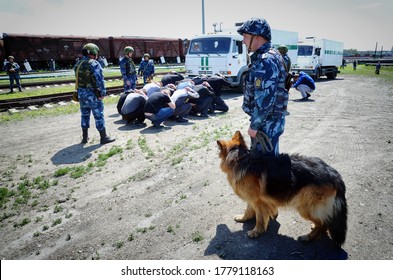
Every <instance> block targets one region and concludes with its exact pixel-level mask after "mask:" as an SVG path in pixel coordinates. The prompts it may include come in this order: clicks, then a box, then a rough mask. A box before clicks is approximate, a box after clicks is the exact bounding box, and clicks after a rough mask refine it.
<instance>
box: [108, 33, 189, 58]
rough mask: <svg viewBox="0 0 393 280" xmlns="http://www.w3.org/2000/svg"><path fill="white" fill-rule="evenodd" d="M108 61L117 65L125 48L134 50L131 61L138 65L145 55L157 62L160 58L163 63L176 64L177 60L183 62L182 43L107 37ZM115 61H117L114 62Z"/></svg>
mask: <svg viewBox="0 0 393 280" xmlns="http://www.w3.org/2000/svg"><path fill="white" fill-rule="evenodd" d="M109 45H110V56H109V57H110V60H111V61H112V62H113V63H115V64H117V62H118V59H119V57H122V56H123V50H124V48H125V47H126V46H132V47H133V48H134V50H135V52H134V55H133V59H134V61H135V62H137V63H139V62H140V61H141V59H142V58H143V55H144V54H145V53H148V54H149V55H150V57H151V59H153V60H155V61H157V62H159V61H161V57H164V58H165V62H168V63H176V62H178V61H177V60H178V58H179V59H180V60H182V61H184V43H183V40H181V39H172V38H156V37H109ZM116 60H117V61H116Z"/></svg>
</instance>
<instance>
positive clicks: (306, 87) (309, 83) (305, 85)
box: [292, 72, 315, 101]
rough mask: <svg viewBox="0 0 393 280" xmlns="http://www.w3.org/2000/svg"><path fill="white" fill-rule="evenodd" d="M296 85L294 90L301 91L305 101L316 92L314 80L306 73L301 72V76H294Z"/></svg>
mask: <svg viewBox="0 0 393 280" xmlns="http://www.w3.org/2000/svg"><path fill="white" fill-rule="evenodd" d="M293 79H294V84H293V85H292V87H293V88H295V89H296V90H298V91H300V93H301V95H302V97H303V98H302V99H301V100H303V101H306V100H308V98H309V97H310V96H311V93H312V92H313V91H314V90H315V83H314V80H313V79H312V78H311V77H310V76H309V75H307V74H306V73H305V72H300V73H299V74H294V78H293Z"/></svg>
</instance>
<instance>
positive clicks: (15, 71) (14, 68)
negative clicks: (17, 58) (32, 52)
mask: <svg viewBox="0 0 393 280" xmlns="http://www.w3.org/2000/svg"><path fill="white" fill-rule="evenodd" d="M3 70H4V71H5V72H7V74H8V76H9V79H10V92H9V93H13V92H14V81H15V83H16V86H17V87H18V89H19V91H20V92H21V91H22V86H21V85H20V77H19V71H20V66H19V64H18V63H16V62H14V57H13V56H12V55H10V56H9V57H8V62H6V64H5V65H4V69H3Z"/></svg>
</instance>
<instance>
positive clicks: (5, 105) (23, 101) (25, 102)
mask: <svg viewBox="0 0 393 280" xmlns="http://www.w3.org/2000/svg"><path fill="white" fill-rule="evenodd" d="M141 86H142V85H139V86H138V87H141ZM106 91H107V95H110V94H119V93H121V92H123V86H117V87H110V88H107V89H106ZM72 94H73V92H72V91H71V92H63V93H57V94H48V95H42V96H31V97H26V98H17V99H8V100H0V112H4V111H7V110H9V109H25V108H28V107H29V106H43V105H44V104H50V103H56V102H61V101H63V102H67V101H71V100H72Z"/></svg>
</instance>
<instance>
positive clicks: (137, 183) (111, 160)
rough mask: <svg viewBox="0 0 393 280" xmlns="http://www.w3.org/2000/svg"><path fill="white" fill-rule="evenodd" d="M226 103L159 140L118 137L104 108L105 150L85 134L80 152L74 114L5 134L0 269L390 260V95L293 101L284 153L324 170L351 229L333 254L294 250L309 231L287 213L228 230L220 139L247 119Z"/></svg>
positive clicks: (335, 85)
mask: <svg viewBox="0 0 393 280" xmlns="http://www.w3.org/2000/svg"><path fill="white" fill-rule="evenodd" d="M224 98H225V99H226V101H227V103H228V105H229V106H230V111H229V112H228V113H226V114H216V115H212V116H210V117H209V118H208V119H200V118H197V117H193V118H191V119H190V122H189V123H187V124H178V123H175V122H167V123H166V124H165V125H166V127H165V129H162V130H156V129H153V128H151V126H150V122H148V121H146V123H147V126H146V127H142V128H140V127H134V126H127V125H125V123H124V122H123V121H122V120H121V118H120V117H119V115H118V114H117V112H116V108H115V105H107V106H106V108H105V118H106V122H107V131H108V132H109V134H110V135H112V136H115V137H116V138H117V140H116V141H115V142H114V143H111V144H108V145H104V146H101V145H100V144H99V136H98V133H97V131H96V130H95V129H93V128H94V124H93V122H92V124H93V125H92V127H93V128H92V129H90V135H91V137H90V142H89V143H88V144H87V145H85V146H82V145H80V144H79V142H80V140H81V131H80V127H79V118H80V117H79V113H77V114H70V115H65V116H61V117H50V118H49V117H40V118H35V119H28V120H24V121H19V122H14V123H7V124H2V125H1V126H0V135H1V140H0V141H1V147H2V149H1V152H0V160H1V167H0V172H1V188H2V189H1V191H2V192H1V195H2V204H3V208H2V210H1V222H0V234H1V236H2V238H1V240H0V258H1V259H106V260H109V259H141V260H149V259H183V260H188V259H201V260H203V259H205V260H206V259H355V260H359V259H362V260H370V259H392V258H393V235H392V232H393V218H392V215H391V213H392V212H393V205H392V201H393V195H392V194H393V143H392V141H393V122H392V120H393V111H392V108H393V85H392V84H386V83H383V82H382V81H381V80H380V79H378V78H364V77H356V76H350V75H341V76H339V77H338V78H337V79H336V80H334V81H330V80H324V79H321V81H320V82H318V83H317V91H316V92H315V93H314V94H313V95H312V97H311V100H310V101H309V102H298V99H300V93H298V92H296V91H294V90H291V94H290V102H289V111H290V115H289V116H288V117H287V123H286V130H285V133H284V134H283V136H282V137H281V140H280V150H281V152H285V153H299V154H303V155H307V156H318V157H321V158H322V159H323V160H325V161H326V162H327V163H329V164H331V165H332V166H333V167H334V168H336V169H337V170H338V171H339V172H340V173H341V174H342V176H343V179H344V181H345V183H346V186H347V194H346V196H347V202H348V208H349V219H348V234H347V240H346V243H345V244H344V245H343V247H342V248H341V249H337V248H335V247H334V246H333V244H332V241H331V240H330V239H329V238H328V237H327V236H326V237H322V238H320V239H319V240H316V241H313V242H311V243H302V242H299V241H297V237H298V236H300V235H302V234H305V233H307V232H308V231H309V229H310V224H309V223H308V222H307V221H305V220H303V219H302V218H301V217H300V216H299V215H298V214H297V213H296V212H294V211H292V210H291V209H281V210H280V212H279V217H278V219H277V220H276V221H274V222H271V223H270V226H269V229H268V231H267V232H266V233H265V234H264V235H262V236H260V237H259V238H257V239H249V238H248V237H247V230H250V229H251V228H253V226H254V222H249V223H246V224H240V223H236V222H235V221H234V220H233V217H234V216H235V215H236V214H240V213H242V212H243V211H244V207H245V204H244V202H243V201H241V200H240V199H239V198H238V197H236V196H235V195H234V194H233V193H232V190H231V187H230V186H229V184H228V183H227V181H226V177H225V175H224V174H223V173H222V172H221V170H220V168H219V158H218V148H217V146H216V140H217V139H227V138H229V137H231V136H232V134H233V133H234V132H235V131H236V130H240V131H241V132H242V133H243V135H246V133H247V127H248V118H247V116H246V115H245V114H244V113H243V112H242V110H241V108H240V106H241V102H242V95H241V94H240V93H238V92H228V93H225V94H224ZM246 138H247V137H246ZM61 172H63V173H65V174H64V175H63V176H59V175H60V174H61ZM78 172H79V173H78ZM55 175H57V177H56V176H55ZM5 194H7V198H4V195H5Z"/></svg>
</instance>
